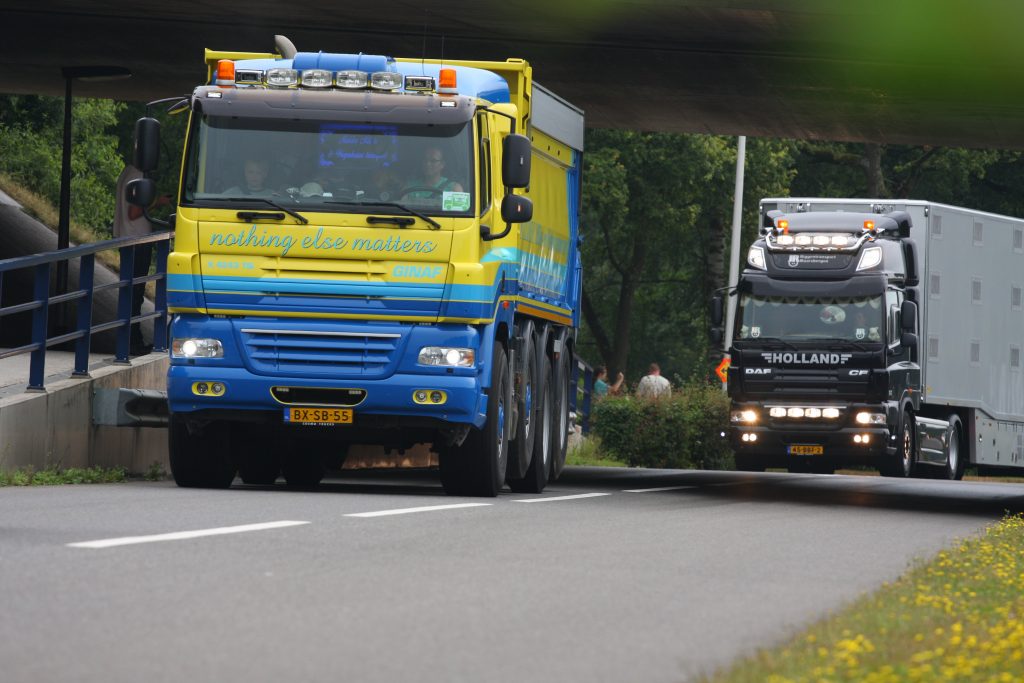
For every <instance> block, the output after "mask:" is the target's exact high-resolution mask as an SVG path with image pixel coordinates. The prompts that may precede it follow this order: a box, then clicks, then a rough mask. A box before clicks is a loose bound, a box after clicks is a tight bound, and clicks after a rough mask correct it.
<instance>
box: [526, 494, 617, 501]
mask: <svg viewBox="0 0 1024 683" xmlns="http://www.w3.org/2000/svg"><path fill="white" fill-rule="evenodd" d="M610 495H612V494H610V493H580V494H579V495H575V496H554V497H551V498H520V499H519V500H513V501H512V502H513V503H550V502H552V501H556V500H578V499H580V498H594V497H596V496H610Z"/></svg>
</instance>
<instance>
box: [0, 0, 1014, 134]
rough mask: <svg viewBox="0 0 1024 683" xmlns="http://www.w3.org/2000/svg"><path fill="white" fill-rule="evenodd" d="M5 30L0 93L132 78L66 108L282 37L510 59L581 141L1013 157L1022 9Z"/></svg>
mask: <svg viewBox="0 0 1024 683" xmlns="http://www.w3.org/2000/svg"><path fill="white" fill-rule="evenodd" d="M722 5H728V7H722ZM894 5H898V6H899V7H895V8H894V7H893V6H894ZM1011 5H1012V6H1011ZM0 18H2V25H3V27H4V29H5V36H4V45H3V49H2V50H0V92H13V93H45V94H54V95H57V94H63V92H64V81H63V78H62V76H61V67H67V66H82V65H119V66H123V67H127V68H128V69H130V70H131V71H132V73H133V77H132V78H131V79H128V80H122V81H109V82H95V83H86V82H80V83H76V84H75V86H74V92H75V94H76V95H83V96H85V95H88V96H103V97H113V98H118V99H128V100H148V99H156V98H159V97H169V96H173V95H176V94H182V93H186V92H189V91H190V90H191V89H192V87H193V86H195V85H196V84H198V82H199V81H200V80H201V79H202V78H203V77H204V76H205V71H204V66H203V62H202V56H203V48H206V47H209V48H213V49H218V50H245V51H270V50H271V46H272V40H273V35H274V34H275V33H281V34H284V35H287V36H288V37H290V38H291V39H292V41H293V42H294V43H295V44H296V46H297V47H298V49H299V50H300V51H318V50H324V51H330V52H360V51H361V52H368V53H379V54H390V55H394V56H401V57H415V56H420V55H424V56H426V57H442V56H443V57H450V58H453V59H454V58H464V59H498V60H501V59H505V58H507V57H522V58H525V59H527V60H529V61H530V62H531V63H532V64H533V66H534V69H535V71H534V73H535V76H536V77H537V80H538V81H539V82H541V83H543V84H544V85H545V86H547V87H549V88H551V89H552V90H554V91H555V92H557V93H558V94H560V95H562V96H563V97H565V98H566V99H568V100H569V101H571V102H573V103H574V104H577V105H578V106H580V107H582V108H583V109H584V110H585V111H586V115H587V123H588V125H589V126H591V127H608V128H630V129H640V130H658V131H677V132H699V133H721V134H746V135H752V136H778V137H795V138H808V139H833V140H852V141H876V142H886V143H908V144H917V145H931V144H935V145H947V146H967V147H994V148H1017V149H1024V87H1022V86H1024V69H1021V68H1020V66H1021V64H1022V63H1024V62H1022V60H1021V57H1022V56H1024V54H1022V53H1024V41H1021V40H1019V37H1017V36H1016V35H1015V33H1016V32H1019V26H1021V25H1022V22H1021V21H1020V20H1021V19H1022V18H1024V7H1022V8H1021V9H1017V8H1016V3H1004V2H999V1H998V0H978V1H976V2H975V3H972V5H971V8H970V10H969V13H968V10H965V9H964V5H963V4H962V3H958V2H952V1H949V0H928V1H927V2H926V1H925V0H903V1H902V2H897V3H892V2H889V3H885V2H882V0H862V1H861V2H858V3H823V2H821V1H820V0H752V1H751V2H748V3H721V2H714V1H713V0H675V1H673V0H560V1H559V2H552V1H551V0H521V1H520V2H514V3H513V2H493V1H492V0H476V1H475V2H466V1H464V0H436V1H435V2H432V3H430V5H429V9H425V8H424V6H423V5H422V4H421V3H411V2H408V1H407V0H395V1H394V2H390V3H370V4H367V5H362V4H360V3H344V4H342V3H337V2H336V1H331V0H307V1H306V2H303V3H299V4H288V3H281V2H278V1H276V0H251V1H250V2H248V3H245V5H244V8H243V6H241V5H239V4H238V3H210V2H204V1H199V0H181V1H179V2H175V3H167V2H157V1H156V0H135V1H134V2H132V3H130V4H125V5H122V4H120V3H109V2H95V1H93V0H88V1H87V0H63V1H62V0H38V1H37V2H33V3H31V4H28V3H26V4H23V5H22V6H21V8H19V9H16V10H14V9H3V10H0Z"/></svg>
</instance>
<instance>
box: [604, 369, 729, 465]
mask: <svg viewBox="0 0 1024 683" xmlns="http://www.w3.org/2000/svg"><path fill="white" fill-rule="evenodd" d="M590 419H591V429H592V430H593V432H594V433H596V434H597V436H598V437H599V438H600V440H601V446H602V450H603V451H604V452H606V453H607V454H608V455H609V456H611V457H613V458H616V459H618V460H622V461H625V462H626V463H627V464H628V465H629V466H630V467H658V468H668V469H686V468H693V467H696V468H699V469H709V470H728V469H733V456H732V451H731V450H730V448H729V442H728V440H727V439H726V438H725V437H723V436H722V433H723V432H726V433H727V432H728V426H729V399H728V397H727V396H726V395H725V394H724V393H723V392H722V390H721V388H719V387H717V386H713V385H711V384H708V383H706V382H704V381H700V380H695V381H692V382H690V383H688V384H686V385H685V386H683V387H682V388H676V389H675V390H674V392H673V394H672V396H671V397H670V398H665V399H658V400H643V399H637V398H634V397H631V396H623V397H618V396H609V397H606V398H604V399H601V400H599V401H597V402H596V403H595V404H594V406H593V410H592V415H591V418H590Z"/></svg>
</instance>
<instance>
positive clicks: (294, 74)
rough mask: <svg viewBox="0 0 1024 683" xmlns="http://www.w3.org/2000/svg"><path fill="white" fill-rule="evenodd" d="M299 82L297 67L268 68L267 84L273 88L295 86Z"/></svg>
mask: <svg viewBox="0 0 1024 683" xmlns="http://www.w3.org/2000/svg"><path fill="white" fill-rule="evenodd" d="M298 84H299V72H298V71H297V70H295V69H268V70H267V85H268V86H269V87H271V88H294V87H295V86H297V85H298Z"/></svg>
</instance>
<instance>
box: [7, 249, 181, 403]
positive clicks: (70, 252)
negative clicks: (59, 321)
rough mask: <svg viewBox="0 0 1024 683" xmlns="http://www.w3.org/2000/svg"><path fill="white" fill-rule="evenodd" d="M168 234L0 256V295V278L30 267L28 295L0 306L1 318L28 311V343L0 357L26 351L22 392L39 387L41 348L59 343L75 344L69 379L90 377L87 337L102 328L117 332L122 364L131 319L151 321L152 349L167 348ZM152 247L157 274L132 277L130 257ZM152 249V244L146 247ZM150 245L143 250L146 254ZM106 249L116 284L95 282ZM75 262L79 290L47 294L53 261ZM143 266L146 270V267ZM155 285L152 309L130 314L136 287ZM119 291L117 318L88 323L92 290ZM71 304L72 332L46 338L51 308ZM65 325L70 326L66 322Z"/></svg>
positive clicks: (42, 361)
mask: <svg viewBox="0 0 1024 683" xmlns="http://www.w3.org/2000/svg"><path fill="white" fill-rule="evenodd" d="M170 239H171V233H170V232H155V233H153V234H150V235H143V236H140V237H119V238H116V239H112V240H107V241H106V242H96V243H94V244H86V245H82V246H78V247H72V248H70V249H61V250H58V251H49V252H45V253H42V254H32V255H29V256H18V257H15V258H9V259H3V260H0V295H2V293H3V284H4V277H5V276H6V275H7V273H10V272H12V271H16V270H22V269H28V268H32V269H34V285H33V290H32V298H31V299H30V300H29V301H26V302H23V303H19V304H16V305H13V306H7V307H0V322H2V321H3V318H4V316H9V315H13V314H16V313H25V312H28V311H31V312H32V332H31V339H32V341H31V342H30V343H28V344H24V345H22V346H19V347H16V348H13V349H7V350H4V351H2V352H0V358H9V357H11V356H17V355H19V354H24V353H30V354H31V356H32V357H31V360H30V361H29V383H28V388H27V391H44V390H45V387H44V386H43V376H44V370H45V365H46V349H47V348H49V347H51V346H56V345H58V344H65V343H68V342H72V341H73V342H75V369H74V372H73V373H72V376H74V377H88V376H89V350H90V346H91V344H92V335H94V334H96V333H97V332H105V331H107V330H113V329H116V330H117V337H116V346H115V353H114V362H115V363H121V364H127V363H128V356H129V351H130V336H129V334H130V331H131V325H132V324H133V323H140V322H142V321H144V320H150V319H152V320H153V350H154V351H166V350H167V255H168V252H169V250H170ZM144 245H152V246H153V247H155V248H156V272H155V273H154V274H152V275H144V276H140V277H135V276H134V273H135V255H136V252H137V251H138V248H139V247H140V246H144ZM150 248H152V247H150ZM150 248H147V249H145V250H143V253H148V252H149V250H150ZM109 249H118V250H119V251H120V256H121V267H120V277H119V279H118V280H117V281H116V282H111V283H107V284H103V285H94V284H93V283H94V275H95V271H96V254H98V253H99V252H101V251H107V250H109ZM75 258H78V259H81V261H80V262H79V275H78V288H77V289H74V290H72V291H69V292H60V293H57V294H55V295H53V296H51V295H50V270H51V266H53V264H55V263H56V264H59V263H67V262H68V261H70V260H71V259H75ZM147 270H148V269H147ZM147 282H155V283H156V300H155V302H154V308H155V310H154V311H153V312H152V313H145V314H140V315H136V316H133V315H132V291H133V289H134V286H135V285H144V284H145V283H147ZM106 289H118V290H119V291H118V299H117V317H116V318H115V319H114V320H111V321H109V322H103V323H99V324H96V325H94V324H92V312H93V306H92V304H93V297H94V295H95V294H96V292H99V291H103V290H106ZM72 302H77V305H76V309H77V311H76V313H77V315H76V320H75V323H74V325H73V328H74V329H73V330H72V331H64V330H58V334H56V335H55V336H52V337H51V336H49V333H48V331H47V330H48V326H49V316H50V310H51V308H52V307H53V306H65V305H68V304H70V303H72ZM69 327H70V325H69Z"/></svg>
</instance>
